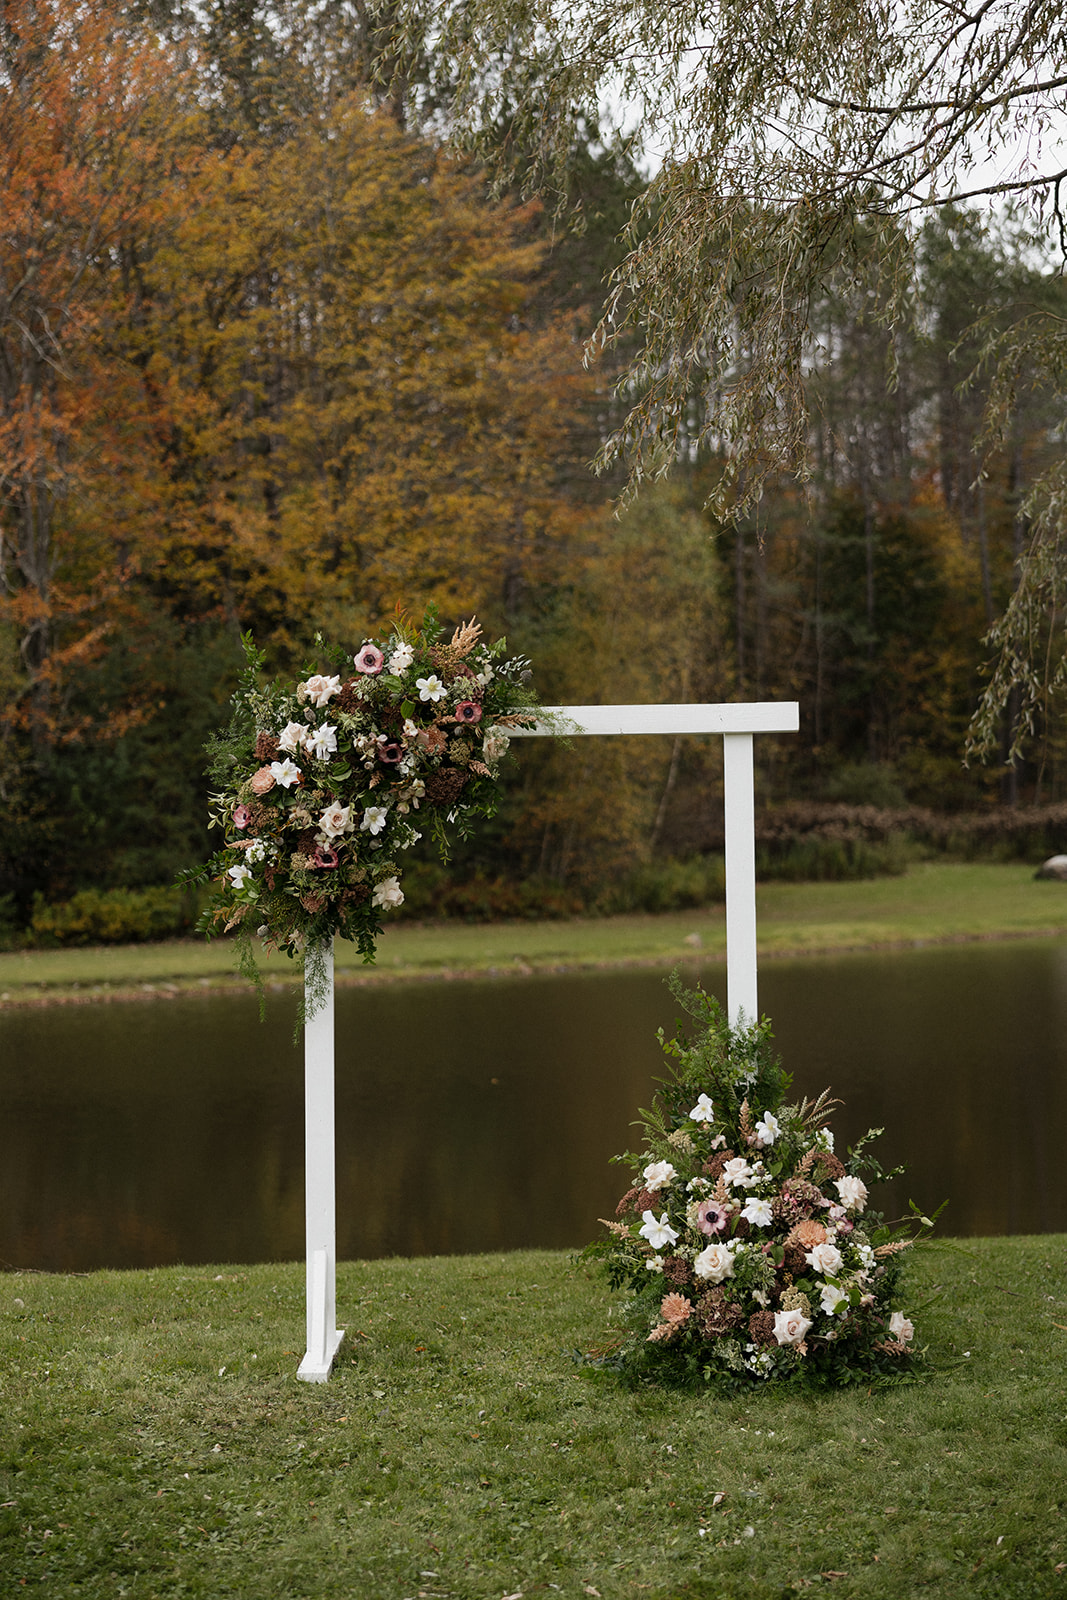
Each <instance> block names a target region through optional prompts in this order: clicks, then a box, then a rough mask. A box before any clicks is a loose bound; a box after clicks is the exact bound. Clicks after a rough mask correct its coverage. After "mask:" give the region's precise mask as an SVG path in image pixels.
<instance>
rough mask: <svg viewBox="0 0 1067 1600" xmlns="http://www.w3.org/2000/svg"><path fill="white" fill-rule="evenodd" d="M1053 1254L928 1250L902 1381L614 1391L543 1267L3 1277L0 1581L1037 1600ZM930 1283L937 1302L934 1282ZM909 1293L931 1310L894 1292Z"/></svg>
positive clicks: (593, 1295)
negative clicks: (301, 1363)
mask: <svg viewBox="0 0 1067 1600" xmlns="http://www.w3.org/2000/svg"><path fill="white" fill-rule="evenodd" d="M1065 1246H1067V1239H1065V1238H1063V1237H1053V1236H1048V1237H1044V1238H1042V1237H1037V1238H1027V1239H998V1240H977V1241H964V1242H962V1243H960V1244H958V1245H952V1244H951V1243H950V1244H942V1245H940V1246H934V1247H933V1248H931V1249H929V1250H927V1251H926V1252H925V1254H924V1255H922V1256H921V1257H920V1258H919V1259H918V1260H917V1261H916V1262H915V1263H914V1265H913V1266H912V1268H911V1277H910V1280H909V1282H910V1288H911V1293H910V1296H909V1297H908V1299H907V1300H906V1305H907V1308H908V1310H909V1311H910V1312H911V1313H912V1314H913V1316H914V1319H915V1321H916V1323H917V1325H918V1328H919V1330H920V1334H921V1337H922V1339H923V1340H924V1341H925V1342H928V1343H929V1345H930V1348H931V1356H932V1362H931V1369H930V1372H929V1374H928V1376H926V1377H925V1378H924V1379H923V1380H922V1381H921V1382H919V1383H912V1384H908V1385H906V1386H903V1387H898V1388H888V1389H881V1390H878V1389H875V1390H874V1391H873V1392H868V1390H867V1389H866V1388H861V1389H860V1390H859V1391H858V1392H855V1393H842V1394H837V1395H832V1396H830V1397H828V1398H826V1399H823V1400H811V1399H801V1398H798V1397H785V1398H783V1397H781V1396H780V1395H778V1394H774V1393H769V1392H760V1393H756V1394H751V1395H748V1396H745V1397H742V1398H738V1399H735V1400H720V1399H717V1398H714V1397H711V1396H704V1395H700V1396H697V1397H695V1398H694V1397H687V1396H683V1395H679V1394H674V1393H669V1392H663V1391H659V1390H656V1389H648V1390H644V1391H641V1392H637V1393H630V1392H627V1391H625V1390H623V1389H621V1388H619V1387H617V1386H616V1384H615V1382H614V1380H613V1379H611V1378H610V1377H609V1376H608V1375H606V1374H599V1373H591V1372H589V1371H587V1370H583V1369H579V1368H578V1367H576V1366H575V1365H574V1363H573V1362H572V1361H571V1359H570V1358H569V1356H568V1351H569V1350H571V1349H572V1348H573V1347H574V1346H577V1345H584V1344H588V1343H590V1342H591V1341H593V1340H595V1339H596V1338H597V1337H598V1336H599V1335H601V1334H602V1333H603V1331H604V1328H605V1326H606V1320H607V1309H608V1302H607V1297H606V1294H605V1291H604V1288H603V1285H602V1284H601V1282H600V1280H599V1278H597V1277H591V1276H589V1274H588V1272H587V1271H586V1269H584V1268H582V1267H578V1266H575V1265H574V1264H573V1263H572V1262H571V1260H570V1259H569V1258H568V1257H566V1256H564V1255H561V1254H555V1253H546V1252H528V1253H522V1254H515V1255H505V1256H479V1257H466V1258H456V1259H452V1260H440V1259H438V1260H425V1261H382V1262H374V1263H369V1264H367V1263H349V1264H346V1265H344V1266H342V1267H341V1269H340V1270H339V1275H338V1306H339V1318H340V1321H341V1322H342V1323H343V1324H347V1326H348V1329H349V1338H348V1339H347V1340H346V1342H345V1344H344V1345H343V1346H342V1359H341V1360H340V1362H339V1365H338V1367H337V1369H336V1371H335V1375H334V1377H333V1379H332V1380H331V1381H330V1383H329V1384H327V1385H325V1386H321V1387H320V1386H314V1385H305V1384H301V1383H299V1382H297V1380H296V1379H295V1377H294V1370H295V1367H296V1363H297V1359H298V1357H299V1354H300V1353H301V1351H302V1330H303V1269H302V1268H301V1267H297V1266H258V1267H238V1268H214V1267H206V1268H181V1267H178V1268H172V1269H168V1270H161V1271H152V1272H136V1273H95V1274H92V1275H90V1276H87V1277H83V1278H59V1277H51V1276H43V1275H40V1276H38V1275H27V1274H22V1275H19V1274H14V1275H8V1276H6V1277H4V1278H2V1279H0V1348H2V1353H3V1360H2V1363H0V1441H2V1447H3V1455H2V1458H0V1501H2V1502H3V1503H2V1505H0V1574H2V1578H0V1589H2V1591H3V1592H4V1593H5V1594H7V1593H10V1594H12V1595H14V1594H21V1593H23V1592H24V1590H26V1591H33V1592H39V1593H42V1594H45V1595H55V1596H63V1597H66V1596H74V1595H78V1596H86V1597H90V1596H99V1597H101V1600H114V1597H115V1596H119V1595H122V1596H129V1597H131V1600H149V1597H155V1596H159V1597H168V1600H169V1597H171V1596H177V1595H182V1596H204V1597H211V1600H215V1597H217V1596H220V1595H237V1596H240V1597H242V1600H259V1597H262V1600H268V1597H275V1596H277V1597H279V1600H282V1597H284V1600H300V1597H307V1600H331V1597H334V1596H336V1597H338V1600H340V1597H345V1600H405V1597H417V1596H419V1595H423V1596H452V1597H455V1600H483V1597H484V1600H500V1597H502V1596H516V1595H519V1594H522V1595H524V1596H533V1595H544V1596H546V1597H550V1596H552V1595H561V1596H564V1597H573V1600H580V1597H583V1596H585V1595H594V1596H596V1595H599V1596H600V1597H602V1600H674V1597H678V1600H681V1597H691V1600H742V1597H743V1600H779V1597H785V1596H791V1595H793V1594H798V1593H806V1592H807V1591H808V1590H809V1589H810V1590H813V1591H814V1592H816V1593H818V1592H819V1590H820V1586H822V1585H826V1586H828V1587H830V1588H832V1590H833V1592H834V1593H835V1594H836V1595H838V1596H840V1597H842V1600H847V1597H855V1600H862V1597H867V1596H870V1597H872V1600H875V1597H876V1600H885V1597H886V1596H894V1597H896V1596H912V1595H916V1594H920V1593H921V1594H930V1595H935V1596H938V1597H944V1600H948V1597H954V1596H986V1595H988V1596H997V1597H1018V1600H1036V1597H1043V1596H1047V1595H1056V1594H1060V1593H1067V1571H1065V1568H1067V1527H1065V1518H1064V1507H1065V1503H1067V1416H1065V1414H1064V1413H1065V1402H1064V1399H1063V1386H1062V1373H1063V1359H1064V1353H1065V1350H1067V1272H1065V1266H1064V1257H1065ZM936 1291H939V1294H938V1293H937V1292H936ZM932 1295H933V1296H934V1300H933V1303H932V1304H929V1305H924V1302H926V1301H928V1300H930V1298H931V1296H932Z"/></svg>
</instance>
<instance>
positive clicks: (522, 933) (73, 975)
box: [0, 862, 1067, 1008]
mask: <svg viewBox="0 0 1067 1600" xmlns="http://www.w3.org/2000/svg"><path fill="white" fill-rule="evenodd" d="M757 908H758V933H759V948H760V959H761V960H767V959H771V958H774V957H784V956H797V955H818V954H831V953H839V952H842V951H862V950H893V949H907V948H913V947H915V946H916V945H928V944H931V945H932V944H945V943H957V942H959V943H963V942H970V941H975V940H994V939H1018V938H1036V937H1055V936H1063V935H1067V885H1064V884H1061V883H1056V882H1039V881H1035V879H1034V876H1033V869H1032V868H1031V867H1029V866H1026V865H1023V864H1021V863H1018V862H1015V863H1003V864H995V863H989V862H969V863H960V862H933V863H922V864H919V865H916V866H913V867H911V868H910V869H909V870H908V872H907V873H906V874H903V875H901V876H899V877H891V878H880V879H877V880H874V881H867V882H854V883H781V882H778V883H768V884H761V885H760V886H759V887H758V889H757ZM725 953H726V922H725V913H724V908H723V907H722V906H721V905H712V906H707V907H704V908H702V909H693V910H689V911H682V912H670V913H664V914H662V915H659V916H651V915H629V916H617V917H603V918H573V919H570V920H565V921H556V920H553V921H548V922H527V921H520V922H501V923H488V924H486V923H478V924H468V923H458V922H444V923H431V922H426V923H406V924H405V923H400V924H397V925H395V926H393V927H390V928H389V929H387V931H386V933H385V935H384V937H383V938H382V941H381V944H380V946H379V951H378V960H377V962H376V963H375V965H374V966H372V967H367V966H365V965H364V964H363V963H362V962H361V961H360V958H359V955H358V953H357V952H356V950H355V949H354V948H353V947H351V946H347V945H345V944H339V945H338V947H337V972H338V982H339V983H341V984H348V983H383V982H398V981H411V980H419V979H423V980H426V979H436V980H456V979H463V978H470V977H496V976H509V977H516V976H525V975H530V974H533V973H538V972H562V971H567V972H571V971H581V970H585V969H588V970H598V969H603V968H610V967H627V966H663V967H670V966H675V965H685V964H686V963H692V962H704V963H706V962H708V961H719V960H722V959H723V958H724V957H725ZM263 970H264V975H265V978H266V981H267V982H268V983H269V984H281V985H287V984H292V983H297V982H299V981H300V977H301V971H300V967H299V964H298V963H295V962H292V961H289V960H288V959H287V958H286V957H284V956H273V957H271V958H270V959H269V960H267V961H265V962H264V963H263ZM245 988H246V986H245V984H244V983H243V981H242V980H241V979H239V978H238V977H237V975H236V972H235V970H234V961H233V952H232V947H231V946H230V945H229V944H228V943H227V942H226V941H222V940H219V941H215V942H214V943H211V944H209V943H207V942H206V941H203V940H199V939H190V940H169V941H166V942H163V943H158V944H149V943H146V944H135V945H123V946H110V947H99V948H95V947H87V948H74V949H56V950H19V951H5V952H0V1008H8V1007H10V1006H14V1005H41V1004H63V1003H67V1004H70V1003H85V1002H91V1001H106V1000H116V999H145V998H147V997H149V996H155V997H157V998H168V997H171V998H172V997H174V996H177V995H180V994H184V993H189V992H204V991H209V992H214V991H225V990H244V989H245Z"/></svg>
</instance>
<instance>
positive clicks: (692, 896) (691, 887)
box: [590, 855, 726, 916]
mask: <svg viewBox="0 0 1067 1600" xmlns="http://www.w3.org/2000/svg"><path fill="white" fill-rule="evenodd" d="M725 898H726V863H725V861H724V859H723V857H722V856H719V855H710V856H692V857H690V859H689V860H687V861H677V860H667V861H649V862H645V863H643V864H642V865H640V866H637V867H635V868H634V869H633V871H632V872H629V873H627V874H626V876H625V877H622V878H618V879H616V880H615V881H614V882H613V883H610V884H608V885H607V887H605V888H603V889H601V890H600V891H599V892H598V893H597V894H596V895H595V896H594V898H593V900H592V905H591V907H590V909H591V910H592V911H594V912H596V913H597V914H599V915H601V916H613V915H618V914H619V913H621V912H624V911H653V912H654V911H687V910H689V909H690V908H691V907H694V906H706V905H712V904H714V903H716V902H719V901H722V900H725Z"/></svg>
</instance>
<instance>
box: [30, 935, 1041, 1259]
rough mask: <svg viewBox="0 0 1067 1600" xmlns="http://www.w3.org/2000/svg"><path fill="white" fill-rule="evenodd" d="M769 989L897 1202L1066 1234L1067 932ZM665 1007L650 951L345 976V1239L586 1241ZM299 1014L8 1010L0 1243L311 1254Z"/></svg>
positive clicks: (204, 1005) (375, 1244) (846, 1129)
mask: <svg viewBox="0 0 1067 1600" xmlns="http://www.w3.org/2000/svg"><path fill="white" fill-rule="evenodd" d="M698 972H699V973H700V976H701V977H702V979H703V981H704V982H705V983H706V985H707V987H708V988H709V989H711V990H712V992H715V993H718V994H719V995H720V997H723V996H724V988H725V974H724V971H723V968H722V967H721V966H715V965H709V966H706V967H705V968H704V969H703V970H701V969H699V968H692V969H690V975H692V976H696V975H697V973H698ZM760 1003H761V1006H762V1007H763V1008H764V1009H765V1010H766V1012H767V1013H768V1014H769V1015H770V1016H771V1017H772V1019H773V1022H774V1027H775V1033H776V1039H777V1044H778V1047H779V1049H780V1050H781V1052H782V1055H783V1058H784V1061H785V1064H786V1066H787V1068H788V1069H789V1070H790V1071H791V1072H792V1073H793V1077H794V1091H795V1092H796V1093H798V1094H799V1093H807V1094H809V1095H810V1094H815V1093H818V1091H819V1090H821V1089H823V1088H824V1087H826V1086H827V1085H830V1086H832V1088H833V1090H834V1092H835V1093H836V1094H838V1095H839V1096H841V1097H842V1098H843V1099H844V1100H845V1106H844V1109H843V1110H842V1111H839V1112H838V1113H837V1114H836V1116H835V1118H834V1123H833V1126H834V1129H835V1132H836V1134H837V1139H838V1147H839V1148H841V1145H842V1143H843V1142H850V1141H852V1140H854V1139H855V1138H856V1137H857V1136H858V1135H859V1134H860V1133H862V1132H864V1131H865V1130H866V1128H867V1127H868V1126H870V1125H872V1124H873V1125H878V1126H880V1125H884V1126H885V1128H886V1135H885V1137H884V1138H883V1139H882V1140H880V1141H879V1145H878V1147H877V1148H878V1150H879V1152H880V1154H881V1158H882V1160H883V1162H884V1163H885V1164H886V1165H892V1164H895V1163H896V1162H898V1161H906V1162H907V1163H908V1168H909V1170H908V1173H907V1176H906V1177H905V1178H904V1179H903V1180H901V1181H899V1182H898V1183H896V1184H895V1185H893V1187H892V1190H891V1191H890V1192H889V1193H888V1194H882V1195H880V1196H878V1199H879V1201H880V1202H882V1203H886V1204H887V1205H888V1206H889V1207H890V1209H891V1210H892V1211H893V1212H894V1214H896V1212H898V1211H900V1210H902V1209H903V1208H904V1207H905V1206H906V1203H907V1200H908V1198H909V1197H913V1198H914V1199H915V1200H916V1202H917V1203H918V1204H920V1205H921V1206H922V1207H924V1208H925V1209H927V1210H930V1209H932V1208H934V1207H936V1206H937V1205H938V1204H940V1202H941V1201H942V1200H944V1199H947V1200H948V1201H949V1207H948V1210H947V1211H946V1213H945V1216H944V1219H943V1229H944V1231H945V1232H950V1233H954V1234H997V1233H1041V1232H1049V1231H1067V1161H1065V1147H1067V1141H1065V1135H1067V940H1059V939H1057V940H1044V941H1032V942H1020V943H1017V944H1001V945H970V946H964V947H959V948H953V949H928V950H922V951H909V952H906V953H900V954H891V955H887V954H879V955H862V956H860V955H855V956H842V957H825V956H823V957H820V958H818V959H809V960H804V961H781V962H769V963H767V965H766V966H765V967H764V969H763V971H762V973H761V975H760ZM675 1009H676V1008H675V1006H674V1003H673V1002H672V1000H671V998H670V996H669V994H668V993H667V989H666V987H665V983H664V979H663V976H662V975H661V974H660V973H658V972H644V971H640V972H633V971H630V972H622V973H619V972H615V973H597V974H593V975H572V976H546V977H535V978H522V979H514V980H512V979H487V980H485V981H484V982H463V983H425V984H417V985H414V984H413V985H405V986H396V987H384V986H383V987H382V988H368V989H342V990H341V991H339V993H338V1002H337V1143H338V1175H337V1177H338V1181H337V1189H338V1194H337V1212H338V1248H339V1253H340V1254H341V1256H342V1257H345V1258H352V1257H365V1258H369V1257H374V1256H382V1255H392V1254H401V1255H420V1254H449V1253H456V1252H466V1251H480V1250H495V1249H512V1248H518V1247H521V1246H527V1245H541V1246H571V1245H580V1244H582V1243H584V1242H585V1241H586V1240H587V1239H589V1238H591V1237H594V1236H595V1235H596V1234H597V1232H598V1231H599V1230H598V1228H597V1221H596V1219H597V1218H598V1217H600V1216H609V1215H611V1213H612V1210H613V1207H614V1203H615V1199H616V1198H617V1196H618V1194H619V1193H621V1191H622V1190H623V1189H624V1188H625V1187H626V1180H625V1174H624V1172H623V1171H622V1170H620V1169H618V1168H614V1167H611V1166H609V1164H608V1163H609V1158H610V1157H611V1156H612V1155H613V1154H614V1153H615V1152H616V1151H619V1150H623V1149H625V1148H627V1147H628V1146H629V1145H630V1144H631V1143H633V1142H634V1140H635V1138H636V1135H635V1133H634V1132H633V1130H632V1129H631V1127H630V1122H631V1119H632V1118H633V1117H634V1115H635V1114H636V1109H637V1107H638V1106H641V1105H647V1104H648V1103H649V1100H650V1097H651V1095H652V1092H653V1087H654V1086H653V1081H652V1080H653V1079H654V1077H655V1076H656V1075H657V1074H658V1073H659V1072H660V1071H661V1070H662V1068H661V1062H662V1057H661V1056H660V1052H659V1048H658V1045H657V1043H656V1038H655V1035H656V1030H657V1028H659V1027H660V1026H665V1027H666V1028H667V1029H668V1031H670V1029H671V1028H672V1026H673V1018H674V1015H675ZM292 1021H293V1009H292V1003H291V1002H290V1001H289V1000H288V999H286V998H284V997H280V996H279V997H274V998H272V999H271V1001H270V1003H269V1005H268V1012H267V1022H266V1024H265V1025H264V1026H261V1025H260V1024H259V1022H258V1020H257V1014H256V1003H255V1001H254V999H252V998H251V997H248V998H245V997H239V998H234V997H215V998H212V997H210V996H204V997H192V996H191V997H188V998H182V999H178V1000H173V1001H170V1002H162V1001H147V1002H145V1003H143V1004H140V1003H129V1004H123V1005H99V1006H79V1007H70V1008H68V1007H62V1008H55V1009H50V1010H48V1009H46V1010H38V1011H13V1012H8V1013H6V1014H5V1015H3V1016H0V1264H7V1265H12V1266H20V1267H37V1268H44V1269H50V1270H87V1269H89V1268H93V1267H100V1266H111V1267H124V1266H148V1265H166V1264H168V1263H173V1262H179V1261H180V1262H186V1263H190V1264H191V1263H197V1262H210V1261H245V1262H250V1261H269V1260H292V1259H294V1258H298V1257H300V1256H301V1255H302V1253H303V1121H302V1119H303V1082H302V1070H303V1068H302V1055H301V1052H300V1050H299V1049H295V1048H294V1047H293V1045H292V1042H291V1038H292Z"/></svg>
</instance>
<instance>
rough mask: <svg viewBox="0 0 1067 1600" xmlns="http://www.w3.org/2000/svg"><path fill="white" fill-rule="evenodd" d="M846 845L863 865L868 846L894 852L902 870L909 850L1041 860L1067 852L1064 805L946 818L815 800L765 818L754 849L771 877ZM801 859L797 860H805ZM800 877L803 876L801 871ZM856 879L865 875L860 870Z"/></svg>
mask: <svg viewBox="0 0 1067 1600" xmlns="http://www.w3.org/2000/svg"><path fill="white" fill-rule="evenodd" d="M833 845H841V846H849V847H852V848H854V849H855V851H857V852H858V853H857V855H856V859H857V861H859V860H862V858H863V855H862V849H861V847H863V846H877V847H879V848H888V849H891V850H894V849H895V850H897V851H899V852H900V853H901V855H902V857H903V865H901V866H899V867H890V868H889V869H888V870H890V871H903V870H904V865H906V863H907V858H908V853H909V851H910V853H911V858H912V859H914V858H915V856H916V855H919V854H924V855H926V856H928V857H929V856H931V855H939V856H948V857H949V858H950V859H953V858H954V859H956V860H961V859H962V860H965V861H1032V862H1039V861H1044V860H1045V859H1046V857H1048V856H1050V855H1055V854H1056V853H1057V852H1058V851H1062V850H1065V849H1067V804H1065V803H1063V802H1059V803H1058V804H1055V805H1049V806H1018V807H1015V808H1012V807H1008V806H998V807H995V808H990V810H988V811H972V812H954V813H947V814H946V813H944V812H937V811H928V810H926V809H925V807H922V806H906V807H903V808H890V807H883V806H872V805H828V804H825V803H821V804H820V803H818V802H815V801H798V800H794V801H787V802H786V803H785V804H783V805H779V806H774V807H771V808H770V809H768V810H767V811H765V812H764V813H762V815H761V816H760V817H759V818H758V821H757V824H756V846H757V849H758V850H759V852H760V858H761V860H762V862H763V863H764V865H765V868H766V871H767V872H769V873H770V872H773V871H774V870H775V868H774V864H775V863H777V862H780V861H784V860H787V859H789V858H790V857H791V856H792V855H793V854H794V852H796V851H798V850H801V848H803V850H808V849H809V848H811V847H815V848H814V849H813V851H812V855H811V860H812V861H816V860H818V859H819V855H820V852H821V851H823V850H824V849H825V850H826V859H828V860H832V859H834V858H835V855H836V852H835V851H834V850H832V849H829V848H827V847H829V846H833ZM803 859H804V857H803V854H801V855H797V856H796V860H797V861H798V863H799V862H801V861H802V860H803ZM799 875H803V874H799ZM852 875H853V876H857V877H862V876H865V875H866V874H865V873H863V872H854V873H853V874H852Z"/></svg>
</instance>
